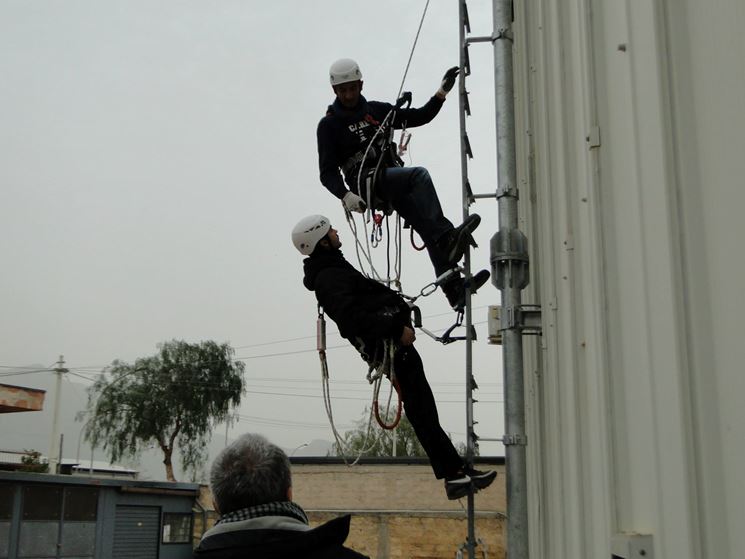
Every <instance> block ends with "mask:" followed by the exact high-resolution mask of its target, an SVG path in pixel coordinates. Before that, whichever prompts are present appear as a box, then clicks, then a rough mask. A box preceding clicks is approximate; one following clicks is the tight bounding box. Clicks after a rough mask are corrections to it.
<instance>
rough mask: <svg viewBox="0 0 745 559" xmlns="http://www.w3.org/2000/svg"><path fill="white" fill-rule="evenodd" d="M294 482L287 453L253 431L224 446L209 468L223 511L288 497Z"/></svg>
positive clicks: (217, 502) (216, 496)
mask: <svg viewBox="0 0 745 559" xmlns="http://www.w3.org/2000/svg"><path fill="white" fill-rule="evenodd" d="M291 485H292V479H291V476H290V459H289V458H287V454H285V453H284V451H283V450H282V449H281V448H279V447H278V446H277V445H274V444H272V443H270V442H269V441H268V440H267V439H266V438H265V437H262V436H261V435H256V434H253V433H246V434H245V435H241V436H240V437H239V438H238V439H237V440H236V441H235V442H233V444H231V445H230V446H228V447H227V448H225V449H224V450H223V451H222V452H221V453H220V454H219V455H218V456H217V458H216V459H215V461H214V462H213V463H212V468H211V470H210V487H211V489H212V496H213V497H214V499H215V504H216V505H217V508H218V509H219V510H220V514H227V513H229V512H233V511H236V510H239V509H242V508H246V507H252V506H255V505H262V504H264V503H271V502H274V501H286V500H287V490H288V489H289V488H290V486H291Z"/></svg>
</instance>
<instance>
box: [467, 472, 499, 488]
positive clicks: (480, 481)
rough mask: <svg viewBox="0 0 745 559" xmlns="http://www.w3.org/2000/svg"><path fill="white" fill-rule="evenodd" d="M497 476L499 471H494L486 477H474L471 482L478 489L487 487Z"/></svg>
mask: <svg viewBox="0 0 745 559" xmlns="http://www.w3.org/2000/svg"><path fill="white" fill-rule="evenodd" d="M496 478H497V472H493V473H492V474H491V475H488V476H484V477H472V478H471V482H472V483H473V485H474V486H475V487H476V489H486V488H487V487H489V486H490V485H491V484H492V482H493V481H494V480H495V479H496Z"/></svg>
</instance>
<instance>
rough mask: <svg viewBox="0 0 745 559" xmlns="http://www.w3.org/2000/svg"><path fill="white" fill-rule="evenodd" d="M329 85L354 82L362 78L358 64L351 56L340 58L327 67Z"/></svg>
mask: <svg viewBox="0 0 745 559" xmlns="http://www.w3.org/2000/svg"><path fill="white" fill-rule="evenodd" d="M329 78H330V80H331V85H339V84H342V83H347V82H356V81H357V80H361V79H362V72H361V71H360V67H359V65H358V64H357V63H356V62H355V61H354V60H352V59H351V58H340V59H339V60H337V61H336V62H334V63H333V64H332V65H331V68H329Z"/></svg>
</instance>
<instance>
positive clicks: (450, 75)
mask: <svg viewBox="0 0 745 559" xmlns="http://www.w3.org/2000/svg"><path fill="white" fill-rule="evenodd" d="M459 72H460V68H458V66H453V67H452V68H450V69H449V70H448V71H447V72H445V75H444V76H442V83H441V84H440V89H438V90H437V93H439V94H440V95H441V96H442V97H445V96H446V95H447V94H448V93H449V92H450V90H451V89H453V86H454V85H455V78H457V77H458V73H459Z"/></svg>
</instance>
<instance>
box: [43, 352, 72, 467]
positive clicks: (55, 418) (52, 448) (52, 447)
mask: <svg viewBox="0 0 745 559" xmlns="http://www.w3.org/2000/svg"><path fill="white" fill-rule="evenodd" d="M64 364H65V358H64V356H62V355H60V356H59V361H57V367H56V368H55V369H54V372H55V373H56V374H57V382H56V384H55V390H54V410H53V411H52V440H51V443H50V444H49V456H48V457H47V460H48V463H49V472H50V473H52V474H53V473H56V471H57V453H58V451H59V449H58V447H57V429H58V428H59V399H60V391H61V390H62V374H63V373H66V372H67V369H65V368H64V367H63V365H64Z"/></svg>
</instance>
